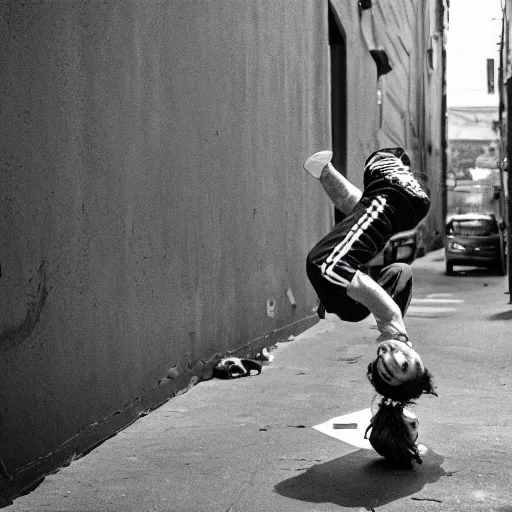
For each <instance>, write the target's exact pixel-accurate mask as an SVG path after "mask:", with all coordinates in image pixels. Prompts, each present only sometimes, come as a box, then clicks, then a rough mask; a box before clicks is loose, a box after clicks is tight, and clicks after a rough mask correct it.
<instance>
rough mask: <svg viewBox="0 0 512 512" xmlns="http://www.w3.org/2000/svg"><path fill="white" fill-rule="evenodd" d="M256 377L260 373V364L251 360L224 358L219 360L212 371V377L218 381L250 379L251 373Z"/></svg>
mask: <svg viewBox="0 0 512 512" xmlns="http://www.w3.org/2000/svg"><path fill="white" fill-rule="evenodd" d="M252 371H255V372H256V375H259V374H260V373H261V364H260V363H258V362H257V361H254V360H253V359H245V358H239V357H225V358H224V359H221V360H220V361H219V362H218V363H217V364H216V365H215V367H214V369H213V375H214V376H215V377H217V378H219V379H236V378H238V377H250V376H251V375H254V374H252V373H251V372H252Z"/></svg>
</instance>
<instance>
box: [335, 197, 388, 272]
mask: <svg viewBox="0 0 512 512" xmlns="http://www.w3.org/2000/svg"><path fill="white" fill-rule="evenodd" d="M385 204H386V201H385V200H384V201H383V203H381V204H380V205H379V206H378V207H377V210H376V211H372V212H370V215H369V216H368V218H367V220H366V221H365V222H364V223H363V225H362V226H360V229H359V230H358V231H357V232H356V233H355V234H354V236H352V237H351V239H350V240H349V241H347V243H346V244H345V245H344V247H343V248H342V249H341V250H340V251H339V252H338V254H336V256H335V257H334V258H333V259H332V263H331V264H330V265H329V267H328V269H327V272H329V270H330V269H332V268H333V267H334V266H335V265H336V264H337V263H338V261H340V259H341V258H342V257H343V256H345V254H347V252H348V251H350V249H351V248H352V246H353V245H354V243H355V242H356V241H357V240H359V238H360V237H361V235H362V234H363V233H364V231H365V230H366V229H367V228H368V227H369V226H370V224H372V222H373V221H374V220H375V219H377V218H378V216H379V213H382V212H383V211H384V206H385ZM374 213H375V215H373V214H374ZM329 263H330V262H329Z"/></svg>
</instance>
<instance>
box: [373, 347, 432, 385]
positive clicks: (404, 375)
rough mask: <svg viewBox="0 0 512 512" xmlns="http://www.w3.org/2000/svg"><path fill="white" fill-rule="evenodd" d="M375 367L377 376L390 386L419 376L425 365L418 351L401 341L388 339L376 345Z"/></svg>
mask: <svg viewBox="0 0 512 512" xmlns="http://www.w3.org/2000/svg"><path fill="white" fill-rule="evenodd" d="M376 368H377V372H378V373H379V376H380V377H381V379H382V380H384V382H387V383H388V384H389V385H390V386H400V385H401V384H403V383H405V382H408V381H410V380H413V379H416V378H417V377H419V376H420V375H421V374H422V373H423V371H424V370H425V367H424V366H423V362H422V361H421V358H420V356H419V355H418V353H417V352H416V351H415V350H413V349H412V348H410V347H409V346H408V345H406V344H405V343H403V342H401V341H396V340H388V341H383V342H382V343H379V345H378V346H377V359H376Z"/></svg>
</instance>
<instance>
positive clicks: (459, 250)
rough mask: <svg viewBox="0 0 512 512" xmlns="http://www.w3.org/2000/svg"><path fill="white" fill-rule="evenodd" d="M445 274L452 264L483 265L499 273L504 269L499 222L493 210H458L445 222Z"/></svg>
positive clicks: (502, 244) (502, 236)
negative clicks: (475, 211) (470, 211)
mask: <svg viewBox="0 0 512 512" xmlns="http://www.w3.org/2000/svg"><path fill="white" fill-rule="evenodd" d="M445 263H446V274H447V275H450V274H453V267H454V265H464V266H476V267H487V268H491V269H493V270H495V271H496V272H498V273H499V274H501V275H504V274H506V272H507V258H506V246H505V236H504V228H503V224H502V223H500V222H498V221H497V220H496V216H495V215H494V214H492V213H491V214H481V213H462V214H458V215H453V216H452V217H451V218H450V219H449V220H448V223H447V224H446V243H445Z"/></svg>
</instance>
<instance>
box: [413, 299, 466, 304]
mask: <svg viewBox="0 0 512 512" xmlns="http://www.w3.org/2000/svg"><path fill="white" fill-rule="evenodd" d="M463 302H464V301H463V300H462V299H415V298H413V299H411V304H462V303H463Z"/></svg>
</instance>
